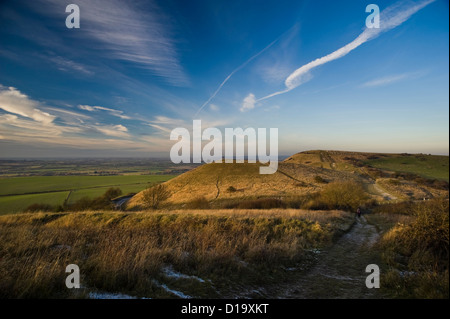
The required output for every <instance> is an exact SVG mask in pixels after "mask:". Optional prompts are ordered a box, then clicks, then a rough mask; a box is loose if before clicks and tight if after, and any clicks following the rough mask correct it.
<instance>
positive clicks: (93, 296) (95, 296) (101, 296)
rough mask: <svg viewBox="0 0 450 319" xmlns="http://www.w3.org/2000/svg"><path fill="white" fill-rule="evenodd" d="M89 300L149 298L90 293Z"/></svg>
mask: <svg viewBox="0 0 450 319" xmlns="http://www.w3.org/2000/svg"><path fill="white" fill-rule="evenodd" d="M89 299H150V298H138V297H135V296H130V295H125V294H121V293H110V292H100V291H97V292H90V293H89Z"/></svg>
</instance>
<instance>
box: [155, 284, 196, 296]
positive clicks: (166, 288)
mask: <svg viewBox="0 0 450 319" xmlns="http://www.w3.org/2000/svg"><path fill="white" fill-rule="evenodd" d="M153 283H154V284H155V285H157V286H159V287H161V288H162V289H164V290H165V291H167V292H170V293H171V294H173V295H175V296H177V297H179V298H182V299H191V298H192V297H191V296H188V295H185V294H184V293H182V292H181V291H178V290H174V289H170V288H169V287H167V285H165V284H161V283H159V282H158V281H156V280H153Z"/></svg>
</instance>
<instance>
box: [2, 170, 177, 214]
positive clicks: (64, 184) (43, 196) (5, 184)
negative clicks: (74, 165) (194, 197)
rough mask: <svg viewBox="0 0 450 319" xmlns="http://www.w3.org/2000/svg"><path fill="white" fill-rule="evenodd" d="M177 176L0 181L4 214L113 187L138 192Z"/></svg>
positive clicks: (6, 179) (101, 192)
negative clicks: (36, 204) (32, 205)
mask: <svg viewBox="0 0 450 319" xmlns="http://www.w3.org/2000/svg"><path fill="white" fill-rule="evenodd" d="M173 177H174V176H173V175H117V176H31V177H6V178H5V177H4V178H0V214H8V213H16V212H20V211H22V210H23V209H25V208H27V207H28V206H30V205H31V204H35V203H38V204H49V205H52V206H56V205H62V204H63V203H64V201H65V200H66V199H67V203H69V204H70V203H73V202H74V201H76V200H78V199H80V198H82V197H84V196H87V197H90V198H94V197H97V196H100V195H102V194H103V193H104V192H105V191H106V190H107V189H108V188H109V187H119V188H120V189H121V190H122V193H123V194H128V193H137V192H139V191H142V190H143V189H145V188H146V187H148V185H149V184H151V183H158V182H164V181H167V180H169V179H171V178H173Z"/></svg>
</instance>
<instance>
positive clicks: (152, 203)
mask: <svg viewBox="0 0 450 319" xmlns="http://www.w3.org/2000/svg"><path fill="white" fill-rule="evenodd" d="M142 194H143V200H144V203H145V205H146V206H147V207H149V208H153V209H157V208H158V207H159V205H161V203H162V202H164V201H165V200H167V199H168V198H169V197H170V191H169V190H168V189H167V186H166V185H163V184H159V185H156V186H152V187H149V188H147V189H146V190H145V191H144V192H143V193H142Z"/></svg>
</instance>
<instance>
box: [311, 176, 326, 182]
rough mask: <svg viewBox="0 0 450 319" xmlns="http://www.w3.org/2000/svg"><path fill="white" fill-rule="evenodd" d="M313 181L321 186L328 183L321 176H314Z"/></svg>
mask: <svg viewBox="0 0 450 319" xmlns="http://www.w3.org/2000/svg"><path fill="white" fill-rule="evenodd" d="M314 181H315V182H316V183H321V184H326V183H328V182H327V181H326V180H325V179H323V177H322V176H319V175H316V176H314Z"/></svg>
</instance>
